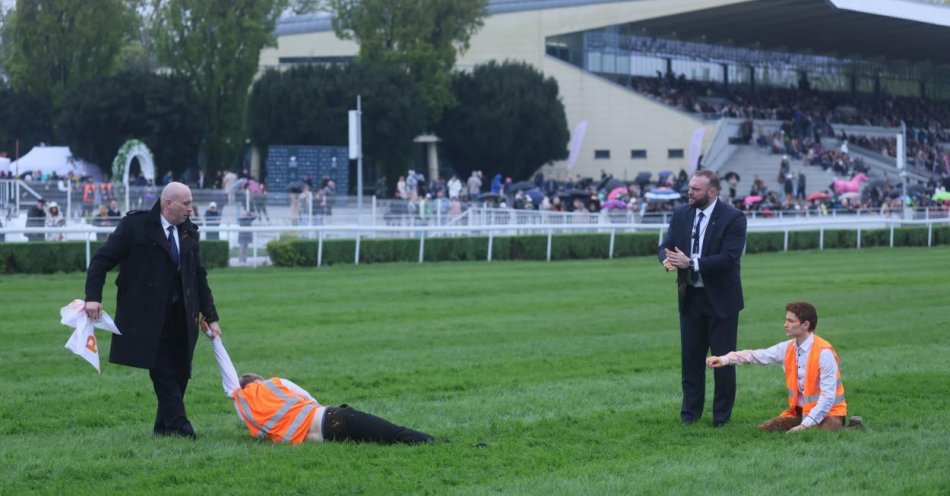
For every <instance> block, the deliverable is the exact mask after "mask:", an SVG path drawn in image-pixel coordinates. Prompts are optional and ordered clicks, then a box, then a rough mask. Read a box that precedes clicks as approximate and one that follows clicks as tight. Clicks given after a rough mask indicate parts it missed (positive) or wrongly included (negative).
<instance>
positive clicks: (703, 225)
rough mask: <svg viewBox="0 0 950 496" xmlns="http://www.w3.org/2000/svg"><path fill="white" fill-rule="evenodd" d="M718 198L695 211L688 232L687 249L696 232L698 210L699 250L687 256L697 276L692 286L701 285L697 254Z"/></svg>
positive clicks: (691, 246) (691, 247)
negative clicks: (691, 225) (700, 216)
mask: <svg viewBox="0 0 950 496" xmlns="http://www.w3.org/2000/svg"><path fill="white" fill-rule="evenodd" d="M718 202H719V200H718V199H716V200H713V201H712V203H710V204H709V205H706V208H704V209H702V210H697V211H696V219H694V220H693V230H692V231H690V232H689V249H690V250H692V249H693V233H694V232H696V229H697V228H696V220H698V219H699V212H702V213H703V218H702V220H700V221H699V251H697V252H696V253H690V254H689V258H692V259H693V260H694V262H693V263H694V264H695V265H694V266H695V267H696V275H697V276H699V279H697V280H696V282H695V283H692V285H693V286H695V287H697V288H701V287H703V276H702V275H701V274H700V273H699V254H700V253H702V252H703V238H705V237H706V228H707V227H709V217H710V216H711V215H712V213H713V210H715V208H716V203H718Z"/></svg>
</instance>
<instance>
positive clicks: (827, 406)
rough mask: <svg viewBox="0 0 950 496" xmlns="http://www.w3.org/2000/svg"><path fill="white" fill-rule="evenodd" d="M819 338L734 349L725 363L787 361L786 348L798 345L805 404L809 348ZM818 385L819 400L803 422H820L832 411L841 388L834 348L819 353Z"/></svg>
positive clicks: (799, 385)
mask: <svg viewBox="0 0 950 496" xmlns="http://www.w3.org/2000/svg"><path fill="white" fill-rule="evenodd" d="M814 342H815V335H814V334H809V335H808V338H806V339H805V341H804V342H803V343H802V344H801V346H797V345H796V344H795V340H794V339H790V340H788V341H782V342H781V343H779V344H777V345H775V346H772V347H771V348H766V349H764V350H742V351H733V352H731V353H729V354H727V355H725V356H723V357H721V358H722V364H723V365H742V364H746V363H754V364H756V365H769V364H773V363H781V364H783V365H784V362H785V352H786V350H788V347H789V346H795V347H796V352H797V353H798V358H797V362H798V393H799V394H798V405H796V406H802V393H803V391H804V390H805V372H806V370H807V367H808V352H809V351H811V346H812V344H814ZM818 386H819V388H820V389H821V392H820V393H819V395H818V403H817V404H816V405H815V406H814V408H812V409H811V411H810V412H808V415H806V416H805V417H804V418H803V419H802V425H803V426H805V427H812V426H814V425H816V424H820V423H821V421H822V420H824V419H825V416H827V415H828V412H829V411H831V407H832V405H834V401H835V393H836V392H837V391H838V362H837V361H836V360H835V356H834V353H832V352H831V350H827V349H826V350H821V355H819V356H818Z"/></svg>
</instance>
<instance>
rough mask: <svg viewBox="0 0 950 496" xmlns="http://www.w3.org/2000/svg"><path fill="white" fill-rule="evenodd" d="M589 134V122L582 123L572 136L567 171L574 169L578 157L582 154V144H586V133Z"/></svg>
mask: <svg viewBox="0 0 950 496" xmlns="http://www.w3.org/2000/svg"><path fill="white" fill-rule="evenodd" d="M586 132H587V121H580V122H579V123H577V126H576V127H575V128H574V133H573V134H571V144H570V145H569V146H568V152H567V170H571V169H573V168H574V164H575V163H576V162H577V157H578V156H579V155H580V154H581V144H583V143H584V133H586Z"/></svg>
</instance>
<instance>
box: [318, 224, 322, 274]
mask: <svg viewBox="0 0 950 496" xmlns="http://www.w3.org/2000/svg"><path fill="white" fill-rule="evenodd" d="M321 265H323V231H322V230H321V231H320V234H319V235H318V236H317V267H320V266H321Z"/></svg>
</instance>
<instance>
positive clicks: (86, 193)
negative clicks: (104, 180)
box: [82, 183, 96, 203]
mask: <svg viewBox="0 0 950 496" xmlns="http://www.w3.org/2000/svg"><path fill="white" fill-rule="evenodd" d="M95 195H96V185H95V184H92V183H86V185H85V186H83V187H82V201H83V203H92V202H94V201H95Z"/></svg>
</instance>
